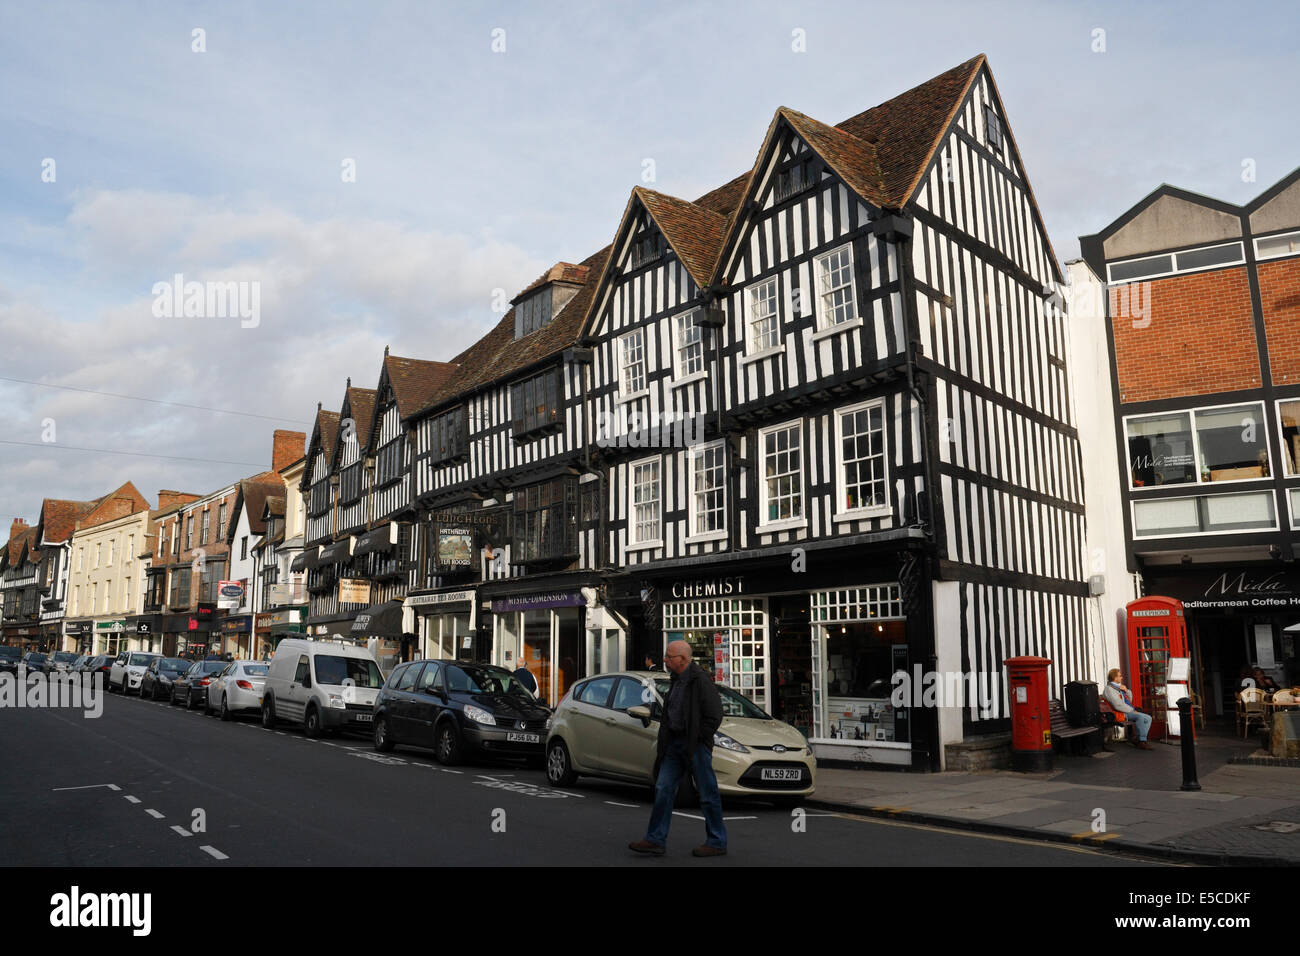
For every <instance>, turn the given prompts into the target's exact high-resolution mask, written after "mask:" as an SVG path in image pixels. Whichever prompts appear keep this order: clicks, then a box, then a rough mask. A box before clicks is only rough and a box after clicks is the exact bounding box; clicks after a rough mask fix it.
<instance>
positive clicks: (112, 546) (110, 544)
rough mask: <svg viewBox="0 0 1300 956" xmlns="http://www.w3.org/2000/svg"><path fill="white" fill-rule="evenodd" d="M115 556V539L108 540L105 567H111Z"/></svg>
mask: <svg viewBox="0 0 1300 956" xmlns="http://www.w3.org/2000/svg"><path fill="white" fill-rule="evenodd" d="M116 556H117V538H109V539H108V564H106V565H105V567H109V568H111V567H112V566H113V558H115V557H116Z"/></svg>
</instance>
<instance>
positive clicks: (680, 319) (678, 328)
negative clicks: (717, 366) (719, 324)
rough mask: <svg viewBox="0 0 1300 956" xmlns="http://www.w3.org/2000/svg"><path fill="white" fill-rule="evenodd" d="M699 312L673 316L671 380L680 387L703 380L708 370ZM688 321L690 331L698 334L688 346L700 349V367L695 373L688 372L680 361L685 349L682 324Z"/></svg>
mask: <svg viewBox="0 0 1300 956" xmlns="http://www.w3.org/2000/svg"><path fill="white" fill-rule="evenodd" d="M699 318H700V310H699V309H690V310H688V311H686V312H681V313H678V314H677V315H674V316H673V378H674V380H675V381H674V384H676V385H682V384H685V383H686V382H693V381H695V380H696V379H700V378H703V377H704V375H705V372H706V371H707V369H708V356H707V354H706V351H705V335H704V326H702V325H700V323H699ZM687 321H689V322H690V325H691V330H692V331H695V332H698V333H699V338H698V340H697V341H696V342H691V343H689V345H697V344H698V346H699V349H700V367H699V368H698V369H696V370H695V371H693V372H692V371H688V370H687V369H686V368H685V366H684V364H683V361H682V350H683V348H685V347H687V343H684V342H683V341H682V335H683V328H682V326H683V323H685V322H687Z"/></svg>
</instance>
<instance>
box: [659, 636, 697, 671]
mask: <svg viewBox="0 0 1300 956" xmlns="http://www.w3.org/2000/svg"><path fill="white" fill-rule="evenodd" d="M664 664H665V666H667V668H668V669H669V670H670V671H672V672H673V673H674V674H680V673H681V672H682V671H684V670H686V668H688V667H690V666H691V645H689V644H687V643H686V642H685V641H669V642H668V649H667V650H666V651H665V652H664Z"/></svg>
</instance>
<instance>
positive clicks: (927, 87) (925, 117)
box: [837, 53, 985, 208]
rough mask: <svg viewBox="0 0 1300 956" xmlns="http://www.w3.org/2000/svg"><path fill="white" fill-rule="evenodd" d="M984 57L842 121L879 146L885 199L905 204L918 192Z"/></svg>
mask: <svg viewBox="0 0 1300 956" xmlns="http://www.w3.org/2000/svg"><path fill="white" fill-rule="evenodd" d="M984 63H985V58H984V54H982V53H981V54H979V55H978V56H975V57H972V58H971V59H969V60H967V61H966V62H965V63H962V64H961V65H959V66H955V67H953V68H952V69H951V70H948V71H947V72H945V73H940V74H939V75H938V76H936V77H934V78H933V79H930V80H926V81H925V82H924V83H922V84H921V85H920V86H914V87H912V89H910V90H908V91H907V92H905V93H900V94H899V95H898V96H895V97H894V98H893V99H891V100H886V101H885V102H884V103H881V104H880V105H879V106H873V107H872V108H871V109H869V110H867V111H865V112H863V113H859V114H858V115H857V116H851V117H849V118H848V119H846V120H845V121H844V122H842V123H840V124H838V127H837V128H838V129H841V130H843V131H844V132H846V133H848V134H850V135H851V136H854V137H856V138H857V139H859V140H862V141H863V142H865V143H869V144H871V145H872V146H873V148H874V151H875V161H876V164H877V166H878V168H879V175H880V183H881V189H882V197H881V198H882V200H883V204H884V205H886V206H888V207H890V208H899V207H901V206H903V205H904V204H905V203H906V202H907V201H908V200H909V199H911V198H912V194H913V193H914V192H915V191H916V188H917V186H918V185H919V184H920V181H921V176H922V174H923V173H924V172H925V170H926V168H927V167H928V166H929V165H930V159H931V157H932V156H933V155H934V152H935V150H936V148H938V146H939V137H940V136H941V135H943V132H944V130H945V129H947V128H948V126H949V124H950V123H951V122H952V119H953V117H954V116H955V115H956V113H957V108H958V107H959V106H960V105H961V101H962V99H963V98H964V97H965V95H966V91H967V90H968V89H969V88H970V85H971V83H972V82H973V81H974V79H975V75H976V73H978V72H979V69H980V67H982V66H983V65H984Z"/></svg>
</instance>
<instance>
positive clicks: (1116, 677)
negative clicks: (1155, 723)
mask: <svg viewBox="0 0 1300 956" xmlns="http://www.w3.org/2000/svg"><path fill="white" fill-rule="evenodd" d="M1121 676H1122V675H1121V674H1120V670H1119V668H1118V667H1112V668H1111V669H1110V671H1109V672H1107V674H1106V690H1105V693H1104V695H1103V696H1104V697H1105V698H1106V700H1107V702H1108V703H1109V704H1110V706H1111V707H1113V708H1114V709H1115V710H1117V711H1119V712H1120V713H1121V714H1123V715H1124V717H1125V719H1127V720H1131V721H1133V726H1134V728H1136V730H1137V739H1136V740H1134V741H1133V746H1134V747H1137V748H1138V749H1139V750H1151V749H1152V747H1151V745H1150V744H1149V743H1147V731H1148V730H1150V729H1151V715H1150V714H1144V713H1142V711H1140V710H1136V709H1134V707H1133V695H1132V694H1131V693H1129V689H1128V688H1127V687H1125V686H1124V685H1123V684H1122V683H1120V677H1121Z"/></svg>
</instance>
